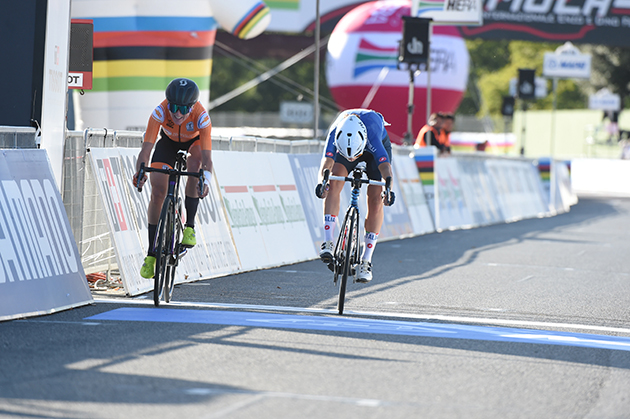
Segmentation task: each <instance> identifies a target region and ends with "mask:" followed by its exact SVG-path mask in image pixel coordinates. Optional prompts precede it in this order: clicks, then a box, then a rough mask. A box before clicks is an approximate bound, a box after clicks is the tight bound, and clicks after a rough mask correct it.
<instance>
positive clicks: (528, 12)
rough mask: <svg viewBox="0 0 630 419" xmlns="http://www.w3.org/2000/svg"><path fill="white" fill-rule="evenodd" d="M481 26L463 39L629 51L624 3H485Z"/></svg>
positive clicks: (468, 29) (467, 29) (466, 30)
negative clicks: (565, 43)
mask: <svg viewBox="0 0 630 419" xmlns="http://www.w3.org/2000/svg"><path fill="white" fill-rule="evenodd" d="M483 4H484V6H483V11H484V12H483V25H482V26H462V27H461V32H462V35H463V36H464V37H465V38H484V39H520V40H524V41H539V42H540V41H544V42H557V43H560V42H566V41H571V42H573V43H580V42H583V43H590V44H602V45H612V46H620V47H630V35H629V32H630V2H628V1H623V0H608V1H592V0H571V1H566V0H556V1H551V0H549V1H536V0H519V1H516V0H513V1H500V0H484V1H483Z"/></svg>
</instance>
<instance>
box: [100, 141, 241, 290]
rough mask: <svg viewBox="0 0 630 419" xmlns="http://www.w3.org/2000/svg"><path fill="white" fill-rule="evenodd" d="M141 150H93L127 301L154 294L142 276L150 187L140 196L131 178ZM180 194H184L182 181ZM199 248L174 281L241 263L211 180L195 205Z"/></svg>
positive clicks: (220, 271) (223, 270)
mask: <svg viewBox="0 0 630 419" xmlns="http://www.w3.org/2000/svg"><path fill="white" fill-rule="evenodd" d="M138 152H139V149H133V148H92V149H91V151H90V154H91V156H92V167H93V169H94V177H95V179H96V182H97V185H98V187H99V192H100V194H101V197H102V198H103V207H104V208H105V212H106V214H107V218H108V222H109V225H110V232H111V235H112V238H113V242H114V249H115V253H116V258H117V261H118V266H119V269H120V274H121V279H122V281H123V286H124V288H125V292H126V293H127V294H129V295H131V296H134V295H138V294H142V293H145V292H148V291H151V290H152V289H153V280H152V279H145V278H142V277H141V276H140V267H141V266H142V263H143V261H144V258H145V256H146V254H147V249H148V244H149V243H148V241H149V239H148V227H147V225H148V224H147V206H148V202H149V199H150V196H151V185H150V182H147V183H146V184H145V187H144V188H143V190H142V193H139V192H138V191H137V189H136V188H134V187H133V185H132V183H131V179H132V177H133V173H134V172H135V167H136V158H137V155H138ZM180 194H181V196H182V198H183V197H184V196H185V195H184V185H183V182H182V185H181V189H180ZM195 232H196V233H197V245H196V246H195V247H194V248H192V249H190V250H189V251H188V252H187V254H186V255H185V256H184V257H183V258H182V260H181V262H180V265H179V267H178V269H177V271H176V277H175V282H176V283H182V282H187V281H193V280H198V279H201V278H210V277H215V276H220V275H223V274H227V273H232V272H235V271H238V270H239V268H240V264H239V261H238V256H237V253H236V249H235V247H234V243H233V241H232V238H231V236H230V230H229V227H228V226H227V221H226V216H225V210H224V208H223V206H222V201H221V199H220V194H219V191H218V185H217V184H216V180H214V182H213V185H212V188H211V193H210V195H209V196H208V197H207V198H205V199H202V200H201V201H200V202H199V208H198V211H197V218H196V220H195Z"/></svg>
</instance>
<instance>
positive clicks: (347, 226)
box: [337, 209, 358, 315]
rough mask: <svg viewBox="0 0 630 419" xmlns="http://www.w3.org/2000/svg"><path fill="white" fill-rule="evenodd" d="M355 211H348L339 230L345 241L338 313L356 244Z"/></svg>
mask: <svg viewBox="0 0 630 419" xmlns="http://www.w3.org/2000/svg"><path fill="white" fill-rule="evenodd" d="M357 219H358V215H357V211H356V210H355V209H351V210H350V212H349V213H348V214H347V215H346V219H345V220H344V228H343V230H342V231H341V232H342V234H343V235H344V237H343V242H342V243H345V248H344V249H343V250H344V261H343V266H342V267H341V282H340V283H339V299H338V301H337V310H338V311H339V314H340V315H342V314H343V308H344V305H345V302H346V286H347V285H348V276H350V272H351V270H352V264H353V262H354V257H353V256H354V253H355V248H356V245H357V241H356V238H357V225H356V224H357Z"/></svg>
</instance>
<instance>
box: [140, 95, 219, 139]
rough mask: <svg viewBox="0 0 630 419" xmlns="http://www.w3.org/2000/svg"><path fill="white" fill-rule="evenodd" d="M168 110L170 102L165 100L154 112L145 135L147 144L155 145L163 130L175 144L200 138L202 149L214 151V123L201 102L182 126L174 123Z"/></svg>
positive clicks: (187, 116) (187, 115) (188, 114)
mask: <svg viewBox="0 0 630 419" xmlns="http://www.w3.org/2000/svg"><path fill="white" fill-rule="evenodd" d="M167 109H168V100H166V99H164V101H163V102H162V103H160V104H159V105H158V106H156V108H155V109H154V110H153V113H152V114H151V117H150V118H149V123H148V124H147V132H146V133H145V134H144V141H145V142H149V143H155V140H156V139H157V136H158V133H159V131H160V128H162V129H163V130H164V133H166V135H167V136H168V137H169V138H170V139H171V140H173V141H175V142H178V143H185V142H187V141H190V140H192V139H193V138H195V137H197V136H199V139H200V140H201V149H202V150H212V137H211V136H210V133H211V130H212V122H211V121H210V116H209V115H208V111H206V109H205V108H204V107H203V105H202V104H201V103H200V102H197V103H195V104H194V105H193V108H192V110H191V111H190V112H188V113H187V114H186V115H185V118H184V121H183V122H182V123H181V124H180V125H177V124H176V123H175V122H173V119H172V118H171V113H170V112H169V111H168V110H167Z"/></svg>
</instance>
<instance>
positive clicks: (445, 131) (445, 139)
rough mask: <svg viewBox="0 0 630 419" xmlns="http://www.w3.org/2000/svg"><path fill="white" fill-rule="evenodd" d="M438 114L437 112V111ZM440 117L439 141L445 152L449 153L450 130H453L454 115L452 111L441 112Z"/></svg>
mask: <svg viewBox="0 0 630 419" xmlns="http://www.w3.org/2000/svg"><path fill="white" fill-rule="evenodd" d="M438 115H439V113H438ZM442 118H443V120H444V122H443V123H442V132H441V137H440V143H441V144H442V146H443V147H444V149H445V152H447V153H449V154H450V153H451V131H453V124H454V123H455V115H453V114H452V113H443V114H442Z"/></svg>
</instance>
